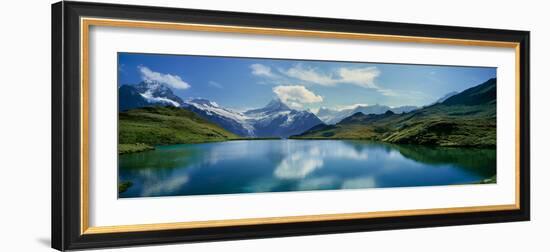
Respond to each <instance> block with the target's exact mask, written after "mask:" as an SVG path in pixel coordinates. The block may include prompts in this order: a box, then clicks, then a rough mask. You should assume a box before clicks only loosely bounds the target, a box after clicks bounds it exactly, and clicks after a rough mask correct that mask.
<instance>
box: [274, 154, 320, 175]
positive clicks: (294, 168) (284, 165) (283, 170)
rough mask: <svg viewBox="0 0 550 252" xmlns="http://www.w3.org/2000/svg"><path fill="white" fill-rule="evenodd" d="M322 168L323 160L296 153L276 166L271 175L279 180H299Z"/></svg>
mask: <svg viewBox="0 0 550 252" xmlns="http://www.w3.org/2000/svg"><path fill="white" fill-rule="evenodd" d="M322 166H323V159H319V158H314V157H311V156H310V155H307V154H306V153H303V152H296V153H293V154H292V155H290V156H287V157H285V158H284V159H283V161H281V163H279V165H277V168H276V169H275V171H274V172H273V174H274V175H275V177H277V178H280V179H301V178H305V177H306V176H307V175H308V174H310V173H312V172H313V171H315V170H317V169H319V168H321V167H322Z"/></svg>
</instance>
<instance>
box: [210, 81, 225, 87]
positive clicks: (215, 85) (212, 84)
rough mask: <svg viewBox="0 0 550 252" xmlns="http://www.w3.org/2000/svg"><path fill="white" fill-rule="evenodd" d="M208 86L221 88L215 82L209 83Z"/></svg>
mask: <svg viewBox="0 0 550 252" xmlns="http://www.w3.org/2000/svg"><path fill="white" fill-rule="evenodd" d="M208 86H211V87H215V88H223V86H222V84H220V83H219V82H215V81H209V82H208Z"/></svg>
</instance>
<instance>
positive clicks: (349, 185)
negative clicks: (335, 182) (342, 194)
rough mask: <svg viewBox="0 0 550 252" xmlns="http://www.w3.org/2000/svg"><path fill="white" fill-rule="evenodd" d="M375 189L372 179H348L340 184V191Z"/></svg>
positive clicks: (374, 182)
mask: <svg viewBox="0 0 550 252" xmlns="http://www.w3.org/2000/svg"><path fill="white" fill-rule="evenodd" d="M374 187H376V179H375V178H373V177H364V178H355V179H349V180H346V181H344V182H343V183H342V189H362V188H374Z"/></svg>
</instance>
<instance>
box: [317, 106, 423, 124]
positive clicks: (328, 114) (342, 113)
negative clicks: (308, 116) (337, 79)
mask: <svg viewBox="0 0 550 252" xmlns="http://www.w3.org/2000/svg"><path fill="white" fill-rule="evenodd" d="M415 109H418V107H416V106H401V107H394V108H392V107H389V106H385V105H378V104H376V105H371V106H361V105H358V106H356V107H354V108H350V109H343V110H335V109H328V108H320V109H319V111H318V112H317V114H316V115H317V117H319V118H320V119H321V120H323V122H325V123H326V124H336V123H338V122H340V121H341V120H342V119H344V118H346V117H348V116H350V115H353V114H355V113H357V112H361V113H363V114H365V115H368V114H375V115H379V114H384V113H386V111H392V112H393V113H396V114H401V113H407V112H410V111H413V110H415Z"/></svg>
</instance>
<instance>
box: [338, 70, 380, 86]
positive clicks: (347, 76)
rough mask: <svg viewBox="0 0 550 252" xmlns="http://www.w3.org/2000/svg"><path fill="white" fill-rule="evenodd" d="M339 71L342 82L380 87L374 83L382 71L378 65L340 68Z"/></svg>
mask: <svg viewBox="0 0 550 252" xmlns="http://www.w3.org/2000/svg"><path fill="white" fill-rule="evenodd" d="M338 73H339V75H340V77H341V82H343V83H352V84H355V85H357V86H360V87H365V88H378V87H377V86H376V84H374V79H376V77H378V76H379V75H380V71H379V70H378V68H376V67H364V68H353V69H350V68H344V67H342V68H340V69H339V70H338Z"/></svg>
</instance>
